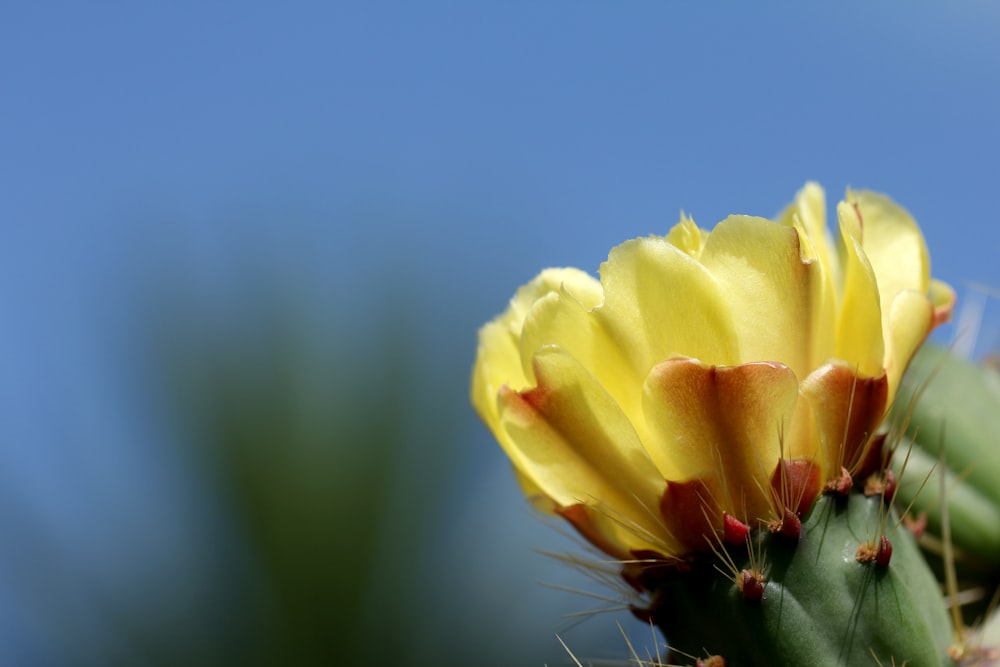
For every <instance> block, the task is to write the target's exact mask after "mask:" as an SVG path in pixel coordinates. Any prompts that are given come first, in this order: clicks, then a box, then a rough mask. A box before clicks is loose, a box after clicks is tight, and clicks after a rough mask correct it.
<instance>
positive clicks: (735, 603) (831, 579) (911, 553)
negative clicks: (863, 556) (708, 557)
mask: <svg viewBox="0 0 1000 667" xmlns="http://www.w3.org/2000/svg"><path fill="white" fill-rule="evenodd" d="M883 514H884V512H883ZM895 523H896V520H895V514H894V513H893V515H892V517H891V518H890V520H889V522H888V529H887V530H886V535H887V536H888V538H889V539H890V541H891V544H892V556H891V560H890V561H889V562H888V565H887V566H885V567H881V566H879V565H878V564H877V563H876V562H874V561H872V562H867V563H860V562H858V560H857V549H858V546H859V545H861V544H862V543H869V542H874V543H875V544H876V545H877V544H878V542H879V540H878V538H879V537H880V533H879V526H880V525H883V524H882V523H880V498H879V497H871V498H869V497H865V496H864V495H862V494H861V493H859V492H853V493H850V494H848V496H847V497H843V496H837V495H831V496H822V497H820V498H819V499H818V500H817V501H816V503H815V505H814V506H813V508H812V510H811V512H810V513H809V514H808V516H807V518H806V519H805V520H804V521H803V523H802V533H801V536H800V538H799V540H798V541H797V542H795V541H791V540H788V539H787V538H784V537H783V536H781V535H771V534H769V533H767V532H766V531H764V530H760V531H757V532H756V534H755V535H754V537H753V538H752V539H754V540H755V545H756V546H754V548H753V549H751V550H749V551H753V552H754V554H753V555H754V556H755V558H753V559H751V558H750V554H749V552H748V550H747V549H737V550H735V551H734V550H733V549H732V548H730V549H729V553H730V556H731V557H732V561H733V564H735V565H736V567H737V568H740V569H742V568H748V569H750V568H752V567H753V566H754V565H756V566H757V567H760V566H761V562H763V567H762V568H761V569H763V571H764V579H765V583H764V595H763V598H762V599H761V600H759V601H758V602H752V601H748V600H747V599H746V597H745V596H744V594H743V593H742V592H741V591H740V589H739V588H738V587H737V585H736V583H735V581H734V580H735V578H736V577H735V576H733V577H727V576H726V575H724V574H721V573H720V572H719V571H718V570H717V569H716V567H715V566H716V565H718V566H719V567H721V568H722V569H723V570H728V568H727V567H726V566H724V565H722V559H720V560H719V561H718V562H717V563H714V564H707V563H698V564H696V565H695V566H693V568H692V569H691V571H688V572H676V573H673V574H671V575H670V576H668V577H664V578H663V580H662V583H661V585H660V587H659V588H660V590H659V597H658V600H659V603H658V606H657V607H656V609H655V610H654V618H655V620H656V622H657V623H658V624H659V625H660V627H661V628H662V629H663V631H664V634H665V635H666V637H667V640H668V642H669V643H670V644H671V646H672V647H673V648H674V649H677V650H678V652H684V653H686V654H689V655H696V656H697V655H705V652H706V651H707V652H708V653H709V654H718V655H721V656H722V657H724V658H725V659H726V664H727V665H728V666H729V667H739V666H740V665H769V666H770V665H810V666H819V665H846V666H850V667H856V666H858V665H878V664H879V663H881V664H882V665H885V666H886V667H889V665H893V664H894V665H897V666H898V665H902V664H904V663H905V664H906V665H907V666H908V667H921V666H924V665H934V666H939V665H950V664H952V662H951V660H950V658H949V657H948V653H947V649H948V646H949V644H950V643H951V641H952V629H951V624H950V622H949V619H948V615H947V613H946V608H945V605H944V601H943V599H942V595H941V592H940V589H939V587H938V584H937V582H936V581H935V579H934V577H933V575H932V574H931V572H930V570H929V569H928V567H927V565H926V564H925V562H924V559H923V557H922V556H921V554H920V552H919V550H918V549H917V546H916V543H915V541H914V539H913V536H912V535H911V534H910V533H909V531H907V530H906V529H905V528H903V527H899V528H896V527H895ZM751 561H753V562H751Z"/></svg>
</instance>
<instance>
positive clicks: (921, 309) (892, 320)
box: [884, 291, 934, 404]
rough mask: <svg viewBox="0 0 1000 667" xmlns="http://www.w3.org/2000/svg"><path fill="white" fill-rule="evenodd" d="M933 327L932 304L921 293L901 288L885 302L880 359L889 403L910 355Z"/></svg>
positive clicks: (910, 357)
mask: <svg viewBox="0 0 1000 667" xmlns="http://www.w3.org/2000/svg"><path fill="white" fill-rule="evenodd" d="M933 327H934V305H933V304H932V303H931V302H930V300H929V299H928V298H927V297H926V296H924V295H923V294H921V293H919V292H912V291H907V292H902V293H900V294H898V295H896V298H895V300H893V301H892V303H891V304H890V305H889V310H888V317H887V321H886V341H885V362H884V365H885V375H886V378H887V380H888V387H889V391H888V395H887V402H888V403H890V404H891V403H892V400H893V398H894V397H895V395H896V388H897V387H898V386H899V380H900V378H901V377H902V376H903V373H904V372H905V371H906V367H907V366H908V365H909V363H910V359H912V358H913V355H914V354H915V353H916V351H917V348H918V347H920V345H921V344H922V343H923V342H924V339H925V338H927V334H928V333H930V331H931V329H932V328H933Z"/></svg>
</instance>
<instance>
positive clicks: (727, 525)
mask: <svg viewBox="0 0 1000 667" xmlns="http://www.w3.org/2000/svg"><path fill="white" fill-rule="evenodd" d="M749 534H750V526H748V525H746V524H745V523H743V522H742V521H740V520H739V519H737V518H736V517H734V516H733V515H732V514H727V513H726V512H723V513H722V539H724V540H725V541H726V543H727V544H732V545H734V546H742V545H744V544H746V541H747V536H748V535H749Z"/></svg>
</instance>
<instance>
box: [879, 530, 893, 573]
mask: <svg viewBox="0 0 1000 667" xmlns="http://www.w3.org/2000/svg"><path fill="white" fill-rule="evenodd" d="M890 558H892V542H890V541H889V538H888V537H887V536H885V535H883V536H882V539H880V540H879V543H878V553H877V554H875V564H876V565H878V566H879V567H889V559H890Z"/></svg>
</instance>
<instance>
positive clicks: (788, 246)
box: [689, 216, 833, 377]
mask: <svg viewBox="0 0 1000 667" xmlns="http://www.w3.org/2000/svg"><path fill="white" fill-rule="evenodd" d="M701 261H702V263H703V264H704V266H705V268H706V269H708V270H709V271H710V272H711V273H712V275H713V276H714V277H715V279H716V281H717V282H718V284H719V286H720V287H721V288H722V291H723V293H724V294H725V295H726V299H727V301H728V304H729V312H730V313H731V316H732V318H733V320H734V323H735V326H736V331H737V336H738V344H739V348H740V361H741V362H746V361H780V362H782V363H783V364H785V365H786V366H788V367H789V368H791V369H792V371H793V372H794V373H795V374H796V375H797V376H798V377H805V375H806V374H807V373H808V372H809V371H810V370H811V369H812V367H813V364H812V357H813V353H814V351H813V346H814V340H815V338H816V337H817V336H818V335H821V334H823V335H825V331H824V327H828V326H829V321H828V320H829V316H828V313H830V312H832V308H833V304H832V303H829V302H826V301H825V300H824V298H823V276H822V273H821V272H820V265H819V263H818V262H807V261H803V259H802V255H801V247H800V245H799V232H798V231H797V230H796V229H794V228H789V227H785V226H783V225H779V224H775V223H774V222H773V221H771V220H766V219H764V218H751V217H746V216H730V217H729V218H727V219H726V220H724V221H723V222H721V223H719V224H718V225H717V226H716V227H715V229H714V230H712V233H711V234H709V236H708V240H707V241H706V242H705V250H704V252H703V253H702V258H701ZM689 356H692V355H689ZM705 359H706V360H711V361H715V359H714V358H711V357H705Z"/></svg>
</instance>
